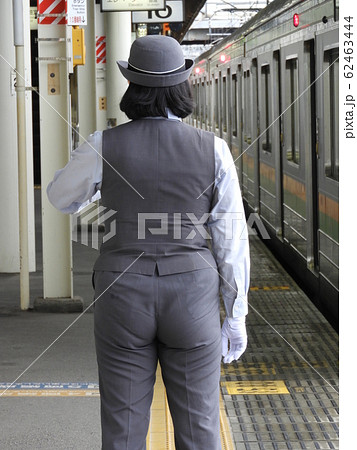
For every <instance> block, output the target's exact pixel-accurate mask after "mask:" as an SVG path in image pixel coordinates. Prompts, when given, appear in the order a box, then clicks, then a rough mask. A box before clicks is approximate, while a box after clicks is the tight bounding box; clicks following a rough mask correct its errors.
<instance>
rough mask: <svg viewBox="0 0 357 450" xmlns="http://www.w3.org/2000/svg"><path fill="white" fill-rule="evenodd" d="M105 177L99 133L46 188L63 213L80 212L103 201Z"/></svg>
mask: <svg viewBox="0 0 357 450" xmlns="http://www.w3.org/2000/svg"><path fill="white" fill-rule="evenodd" d="M102 173H103V163H102V132H101V131H96V132H95V133H93V134H91V135H90V136H89V138H88V140H87V141H85V142H83V144H81V145H80V146H79V147H77V148H76V149H75V150H74V151H73V152H72V153H71V159H70V161H69V162H68V163H67V165H66V166H65V167H64V168H63V169H60V170H57V172H56V173H55V175H54V178H53V180H52V181H51V182H50V183H49V185H48V186H47V196H48V199H49V201H50V202H51V203H52V205H53V206H54V207H55V208H57V209H58V210H60V211H61V212H63V213H66V214H73V213H76V212H79V211H80V210H81V209H83V208H84V207H85V206H87V205H89V203H91V202H94V201H96V200H99V199H100V187H101V183H102Z"/></svg>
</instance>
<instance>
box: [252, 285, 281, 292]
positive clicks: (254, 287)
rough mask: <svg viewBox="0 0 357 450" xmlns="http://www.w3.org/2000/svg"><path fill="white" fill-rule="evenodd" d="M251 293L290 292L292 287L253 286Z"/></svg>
mask: <svg viewBox="0 0 357 450" xmlns="http://www.w3.org/2000/svg"><path fill="white" fill-rule="evenodd" d="M249 290H250V291H289V290H290V286H251V287H250V288H249Z"/></svg>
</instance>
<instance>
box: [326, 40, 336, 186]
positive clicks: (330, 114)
mask: <svg viewBox="0 0 357 450" xmlns="http://www.w3.org/2000/svg"><path fill="white" fill-rule="evenodd" d="M338 70H339V64H338V49H337V48H334V49H332V50H328V51H326V52H325V53H324V74H325V75H324V146H325V174H326V176H328V177H330V178H333V179H334V180H338V178H339V177H338V169H339V150H338V139H339V135H338V116H339V110H338V106H339V105H338V82H339V78H338Z"/></svg>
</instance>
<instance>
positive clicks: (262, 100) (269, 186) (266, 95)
mask: <svg viewBox="0 0 357 450" xmlns="http://www.w3.org/2000/svg"><path fill="white" fill-rule="evenodd" d="M258 86H259V89H258V107H259V110H258V112H259V124H260V130H259V131H260V134H259V179H260V185H259V189H260V191H259V209H260V215H261V217H262V218H263V219H264V221H265V222H267V223H268V224H269V225H270V227H271V228H272V229H274V230H275V232H276V235H277V236H278V237H280V236H281V186H280V182H279V180H280V175H279V174H280V118H279V116H280V89H279V51H276V52H265V53H263V54H261V55H259V56H258Z"/></svg>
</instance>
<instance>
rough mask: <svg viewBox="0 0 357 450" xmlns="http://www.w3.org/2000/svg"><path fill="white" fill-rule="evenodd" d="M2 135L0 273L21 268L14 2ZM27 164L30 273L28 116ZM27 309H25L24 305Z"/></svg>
mask: <svg viewBox="0 0 357 450" xmlns="http://www.w3.org/2000/svg"><path fill="white" fill-rule="evenodd" d="M23 14H24V50H25V80H26V86H30V80H31V76H30V74H31V64H30V61H29V58H27V57H26V55H29V54H30V51H29V11H28V9H27V8H25V9H24V11H23ZM0 29H1V39H0V108H1V121H0V133H1V141H2V151H1V154H0V211H1V220H0V272H7V273H14V272H19V269H20V253H19V207H18V206H19V205H18V156H17V119H16V92H15V82H16V80H15V78H16V73H15V66H16V62H15V47H14V35H13V7H12V2H10V1H7V2H4V4H3V5H2V9H1V16H0ZM25 108H26V115H27V114H28V111H29V110H31V94H30V92H29V91H27V92H26V93H25ZM28 119H29V120H27V123H26V127H27V137H28V138H27V140H26V161H27V164H26V165H27V184H26V186H27V216H28V228H27V232H28V248H29V270H30V271H34V270H36V267H35V240H34V197H33V175H32V139H31V136H32V135H31V131H30V130H29V128H30V127H31V124H32V123H31V121H30V119H31V116H30V117H28ZM25 203H26V199H25ZM25 308H26V306H25Z"/></svg>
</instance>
